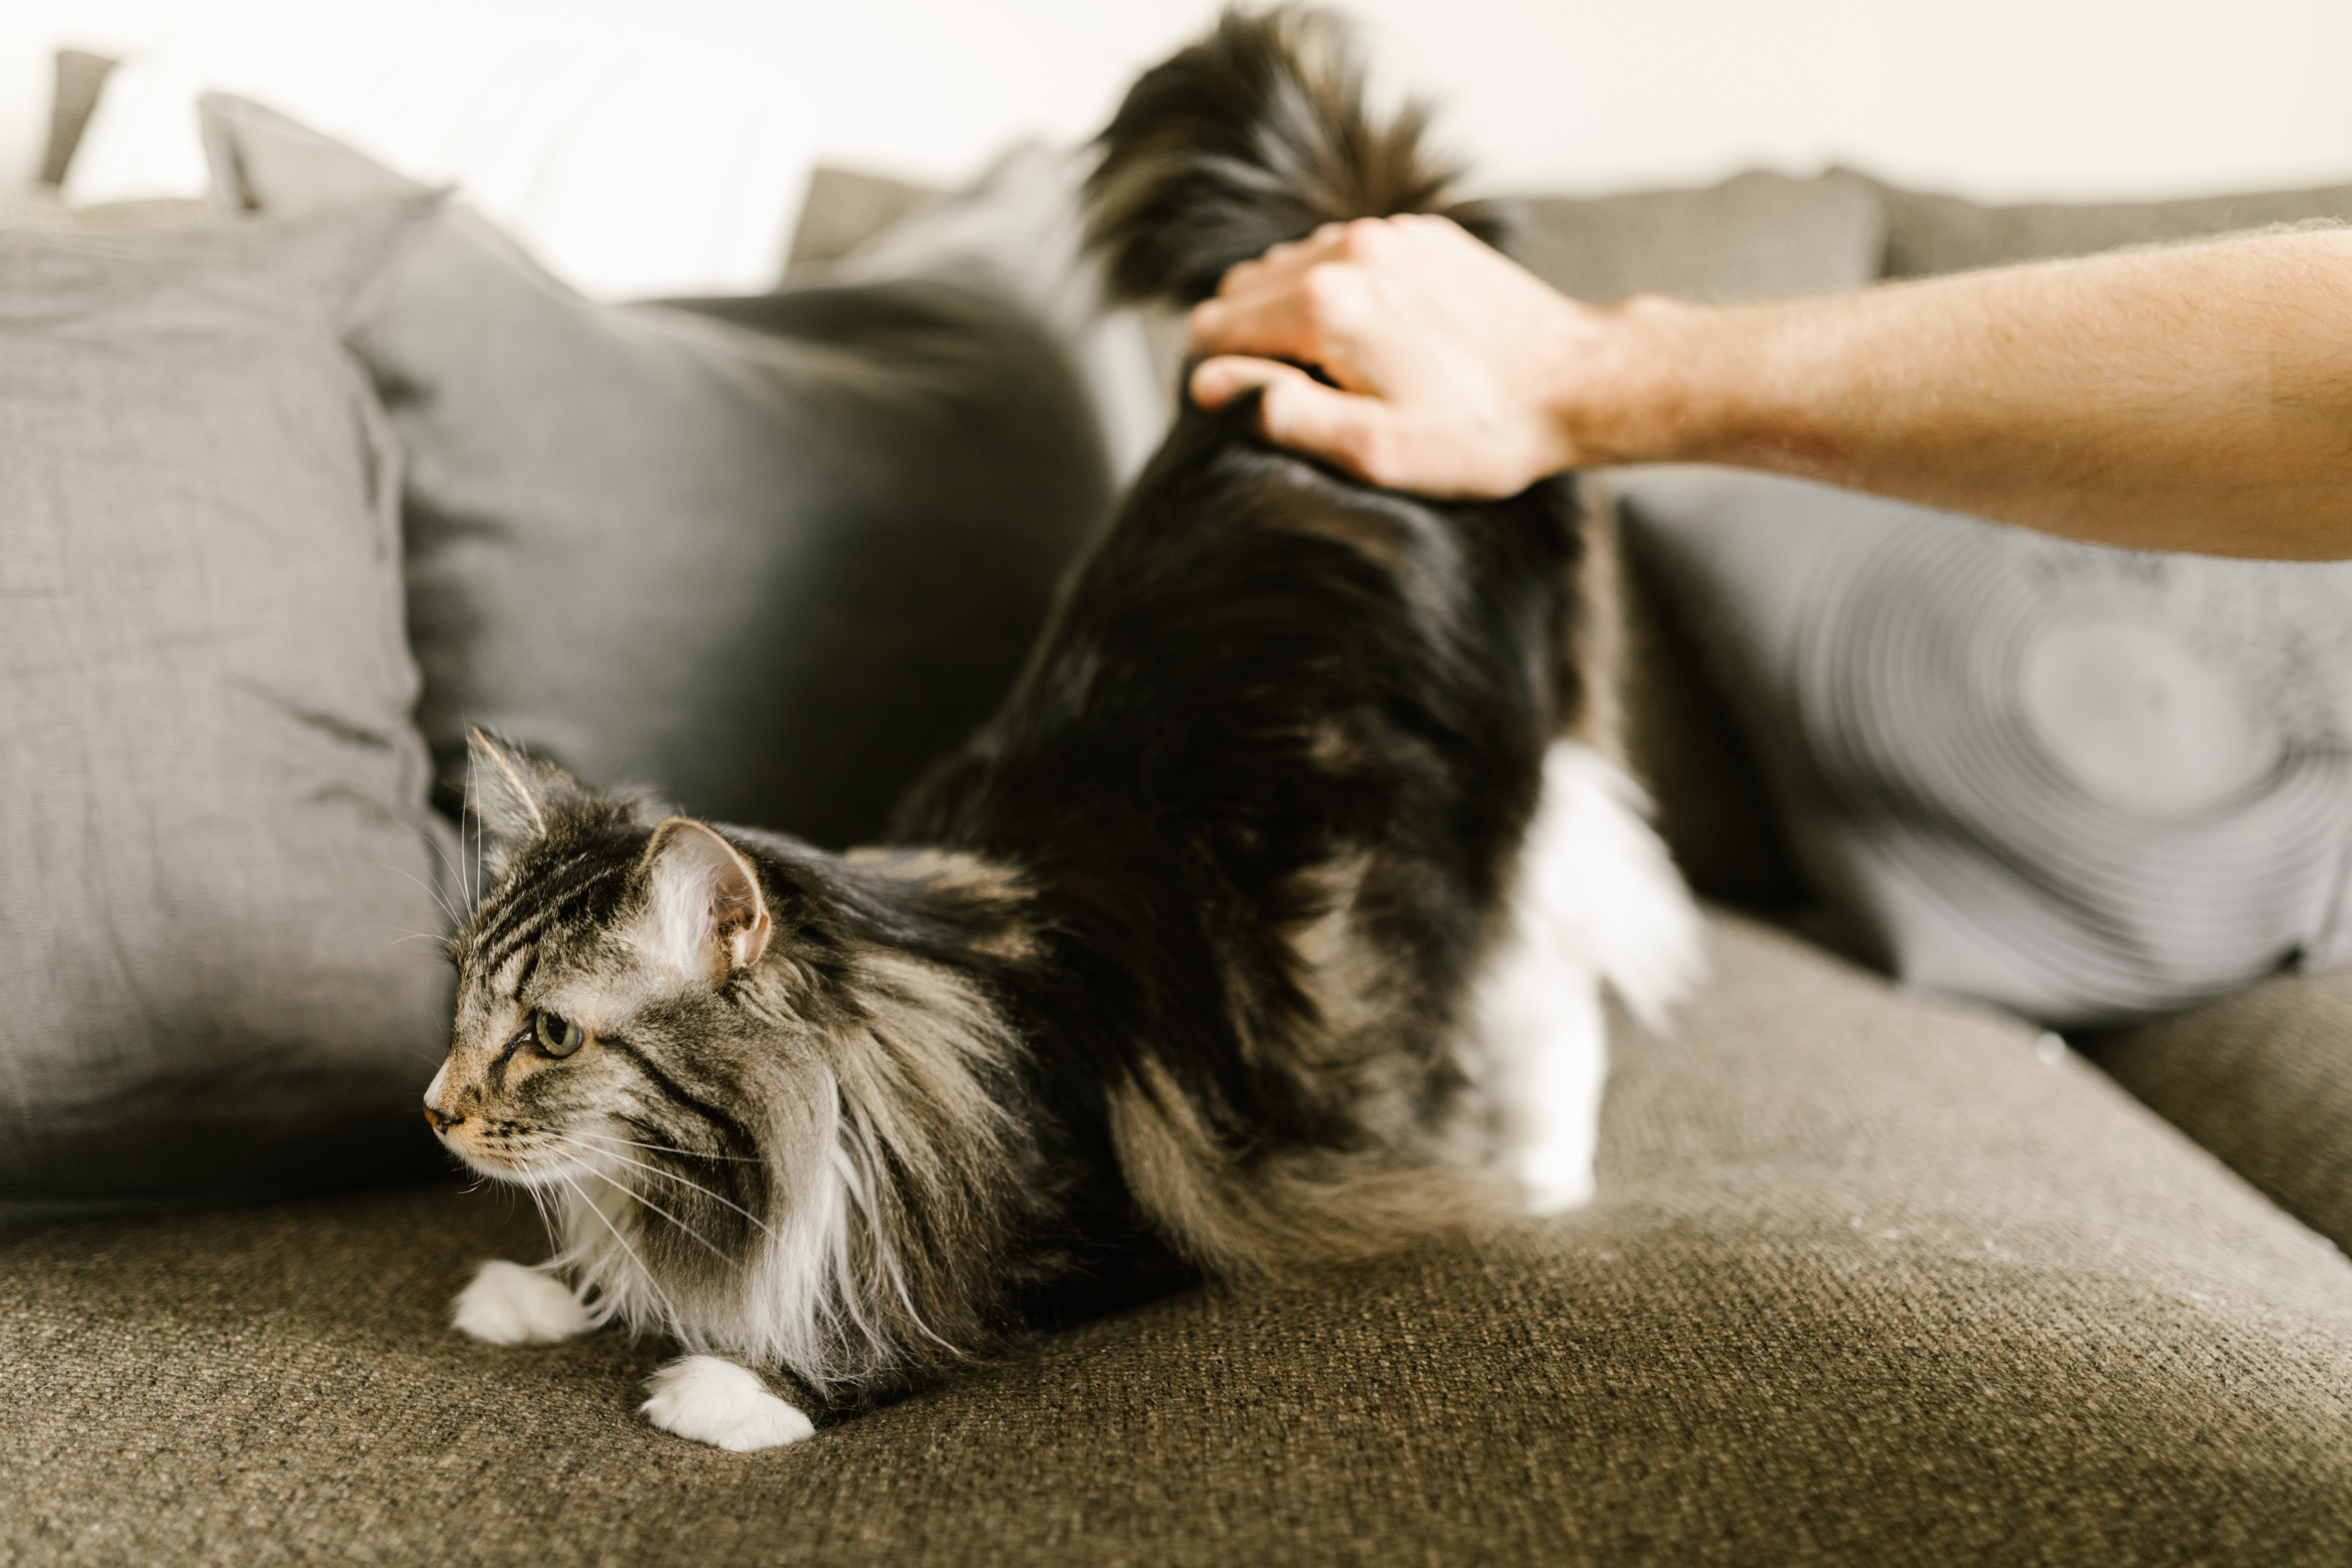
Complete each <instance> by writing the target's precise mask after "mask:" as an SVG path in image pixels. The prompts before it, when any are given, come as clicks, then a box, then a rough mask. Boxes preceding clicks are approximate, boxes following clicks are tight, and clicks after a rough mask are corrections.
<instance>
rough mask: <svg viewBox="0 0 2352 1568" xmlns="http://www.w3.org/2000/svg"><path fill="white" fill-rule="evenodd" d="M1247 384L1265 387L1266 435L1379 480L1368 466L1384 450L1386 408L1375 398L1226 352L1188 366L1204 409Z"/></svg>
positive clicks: (1261, 408) (1261, 421)
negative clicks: (1342, 390)
mask: <svg viewBox="0 0 2352 1568" xmlns="http://www.w3.org/2000/svg"><path fill="white" fill-rule="evenodd" d="M1252 387H1260V388H1263V389H1264V396H1263V397H1262V398H1261V399H1260V400H1259V403H1258V420H1257V424H1258V432H1259V434H1261V435H1263V436H1264V437H1265V438H1266V439H1267V440H1269V441H1272V442H1274V443H1275V444H1276V446H1281V447H1290V448H1292V449H1293V450H1294V451H1300V452H1305V453H1307V455H1308V456H1309V457H1314V458H1322V459H1323V460H1324V461H1325V462H1328V463H1329V464H1331V465H1332V466H1333V467H1335V468H1343V469H1345V470H1346V471H1348V472H1349V473H1351V474H1354V475H1356V476H1357V477H1358V478H1359V479H1372V480H1373V481H1374V482H1375V483H1377V482H1380V479H1379V476H1378V475H1377V474H1376V473H1375V472H1373V468H1374V467H1375V466H1376V462H1377V458H1378V457H1379V454H1381V452H1382V451H1383V450H1384V449H1385V446H1386V424H1387V419H1388V410H1387V409H1386V407H1385V406H1384V405H1382V404H1381V402H1380V400H1379V399H1377V398H1372V397H1366V396H1363V395H1360V394H1356V393H1350V392H1341V391H1339V390H1338V389H1336V388H1334V387H1329V386H1326V385H1324V384H1322V383H1321V382H1319V381H1317V380H1316V379H1315V378H1314V377H1313V376H1311V375H1308V374H1307V373H1306V372H1305V371H1302V370H1300V369H1298V368H1297V366H1295V365H1286V364H1276V363H1273V362H1272V361H1270V360H1261V359H1244V358H1239V357H1234V356H1227V357H1223V358H1219V359H1210V360H1203V361H1202V362H1201V363H1199V364H1198V365H1196V366H1194V367H1193V370H1192V400H1193V401H1194V402H1195V403H1198V404H1199V405H1201V406H1202V407H1203V408H1208V409H1216V408H1222V407H1223V406H1224V405H1226V404H1228V403H1230V402H1232V401H1233V400H1234V398H1236V397H1238V396H1240V395H1242V394H1243V393H1244V392H1247V391H1249V390H1250V389H1251V388H1252Z"/></svg>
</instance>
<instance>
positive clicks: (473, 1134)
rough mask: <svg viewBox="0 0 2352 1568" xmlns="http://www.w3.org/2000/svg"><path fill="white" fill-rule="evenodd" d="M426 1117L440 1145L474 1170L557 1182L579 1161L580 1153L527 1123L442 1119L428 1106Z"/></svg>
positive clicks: (498, 1176) (519, 1179)
mask: <svg viewBox="0 0 2352 1568" xmlns="http://www.w3.org/2000/svg"><path fill="white" fill-rule="evenodd" d="M425 1116H426V1119H427V1120H429V1121H432V1122H433V1131H434V1134H435V1135H436V1137H438V1138H439V1139H440V1140H441V1146H442V1147H443V1148H445V1149H446V1150H448V1151H449V1152H451V1153H453V1154H455V1155H457V1158H459V1159H460V1160H463V1161H464V1162H465V1163H467V1166H469V1167H470V1168H472V1169H473V1170H474V1171H476V1172H478V1173H480V1174H482V1175H485V1176H489V1177H492V1178H494V1179H496V1180H499V1181H505V1182H519V1183H521V1184H525V1185H538V1184H541V1183H546V1182H554V1181H560V1180H561V1179H562V1177H563V1175H564V1174H565V1173H567V1172H568V1171H570V1170H572V1169H573V1168H574V1167H577V1166H578V1165H580V1164H581V1163H582V1161H581V1155H580V1152H579V1151H577V1150H574V1149H568V1148H566V1147H564V1146H563V1140H562V1139H560V1138H558V1137H556V1136H555V1135H554V1134H552V1133H551V1132H549V1131H547V1130H546V1129H544V1128H541V1127H535V1126H532V1125H531V1124H530V1123H529V1122H521V1121H497V1120H494V1119H489V1118H484V1117H478V1116H467V1117H462V1118H458V1119H456V1120H454V1121H447V1122H446V1123H445V1122H444V1121H442V1120H441V1119H439V1118H436V1116H435V1115H434V1112H433V1111H432V1110H431V1109H430V1108H428V1109H427V1110H426V1111H425Z"/></svg>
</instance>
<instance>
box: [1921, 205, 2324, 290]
mask: <svg viewBox="0 0 2352 1568" xmlns="http://www.w3.org/2000/svg"><path fill="white" fill-rule="evenodd" d="M1881 192H1882V199H1883V200H1884V202H1885V213H1886V276H1887V277H1889V278H1926V277H1929V276H1931V275H1933V274H1935V273H1938V272H1958V271H1963V270H1966V269H1967V268H1974V267H2004V266H2007V265H2009V264H2011V263H2012V262H2020V261H2047V260H2050V259H2052V258H2057V257H2062V256H2088V255H2090V254H2091V253H2092V252H2094V251H2099V250H2112V249H2114V248H2115V247H2117V246H2120V245H2145V244H2147V243H2149V242H2151V241H2157V240H2177V239H2198V238H2202V237H2205V236H2207V235H2214V234H2228V233H2230V232H2231V231H2233V230H2237V229H2246V228H2263V227H2267V226H2270V225H2272V224H2281V223H2302V222H2305V221H2308V220H2310V219H2315V218H2318V219H2330V220H2334V221H2336V222H2339V223H2340V222H2344V221H2347V220H2352V185H2326V186H2322V187H2320V188H2318V189H2316V190H2308V191H2263V192H2257V193H2250V194H2248V195H2233V196H2206V197H2201V198H2198V199H2194V200H2189V201H2171V202H2082V203H2058V202H2038V203H2030V204H2026V205H2019V206H1985V205H1979V204H1978V203H1976V202H1971V201H1967V200H1964V199H1962V198H1961V197H1958V196H1944V195H1932V194H1930V193H1927V192H1923V191H1904V190H1897V189H1895V188H1894V187H1892V186H1883V187H1881Z"/></svg>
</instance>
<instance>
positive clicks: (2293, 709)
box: [1622, 468, 2352, 1026]
mask: <svg viewBox="0 0 2352 1568" xmlns="http://www.w3.org/2000/svg"><path fill="white" fill-rule="evenodd" d="M1622 483H1623V487H1624V488H1625V489H1627V491H1628V500H1627V506H1628V510H1629V516H1630V517H1631V519H1632V520H1633V522H1634V523H1635V524H1636V526H1635V529H1634V532H1635V535H1636V537H1637V538H1640V539H1642V540H1643V541H1644V542H1645V547H1646V548H1647V549H1648V551H1649V552H1650V553H1651V554H1652V555H1653V556H1654V558H1655V559H1656V560H1657V561H1658V562H1659V563H1661V565H1662V566H1663V568H1664V574H1665V577H1666V578H1667V580H1668V582H1669V583H1670V584H1671V589H1672V596H1673V598H1674V600H1675V605H1676V607H1677V609H1682V610H1686V611H1688V612H1689V613H1690V615H1691V616H1692V619H1693V622H1694V624H1695V625H1696V626H1700V627H1701V628H1702V636H1703V637H1704V638H1705V640H1706V652H1707V653H1708V655H1709V656H1710V670H1711V672H1712V673H1713V675H1714V676H1715V678H1716V679H1717V685H1718V686H1719V687H1720V689H1722V690H1723V691H1724V692H1725V693H1726V694H1727V696H1728V697H1729V698H1730V699H1731V700H1732V702H1733V706H1734V707H1735V709H1736V710H1738V713H1739V716H1740V718H1741V719H1742V720H1743V721H1744V722H1745V727H1746V730H1747V732H1748V739H1749V741H1750V742H1752V743H1753V744H1754V746H1755V747H1756V749H1757V752H1758V753H1759V756H1761V757H1762V758H1763V759H1764V762H1765V766H1766V771H1767V773H1768V775H1769V779H1770V782H1771V785H1772V789H1773V794H1774V798H1775V801H1776V803H1777V805H1778V806H1779V808H1780V816H1781V821H1782V824H1783V826H1785V827H1786V828H1787V830H1788V832H1789V835H1790V841H1791V843H1792V844H1793V845H1794V847H1795V848H1796V852H1797V854H1798V856H1799V858H1800V859H1801V864H1802V865H1803V866H1804V868H1805V869H1806V872H1807V873H1808V876H1809V879H1811V881H1812V883H1813V884H1814V886H1815V887H1816V888H1817V889H1819V890H1820V892H1821V893H1822V895H1823V897H1824V898H1825V899H1827V900H1830V903H1831V906H1832V910H1833V911H1834V912H1835V913H1836V914H1837V915H1838V916H1839V917H1841V927H1840V931H1841V936H1842V938H1843V941H1844V942H1847V943H1849V944H1850V945H1852V946H1853V948H1854V950H1855V951H1857V952H1861V953H1863V954H1864V955H1865V956H1867V957H1869V958H1870V959H1871V960H1872V961H1873V962H1874V963H1878V964H1880V965H1882V966H1884V967H1885V968H1886V969H1888V970H1889V971H1890V972H1892V973H1896V974H1899V975H1901V976H1902V977H1903V978H1905V979H1906V980H1908V981H1910V982H1912V983H1913V984H1919V985H1925V986H1930V987H1934V988H1937V989H1940V990H1945V991H1949V992H1955V993H1958V994H1964V995H1970V996H1976V997H1979V998H1982V999H1984V1000H1987V1001H1991V1002H1997V1003H2000V1004H2001V1005H2004V1006H2007V1007H2010V1008H2012V1009H2014V1010H2016V1011H2018V1012H2021V1013H2023V1014H2025V1015H2027V1016H2032V1017H2038V1018H2042V1019H2043V1020H2046V1021H2048V1022H2050V1023H2052V1024H2053V1025H2063V1026H2087V1025H2091V1024H2097V1023H2108V1022H2116V1021H2119V1020H2123V1019H2128V1018H2131V1017H2135V1016H2149V1015H2152V1014H2158V1013H2162V1012H2166V1011H2168V1010H2171V1009H2173V1008H2177V1007H2179V1006H2181V1005H2184V1004H2186V1003H2188V1002H2190V1001H2195V1000H2199V999H2201V998H2203V997H2206V996H2211V995H2216V994H2221V993H2223V992H2226V991H2229V990H2231V989H2234V988H2235V987H2237V986H2241V985H2243V984H2248V983H2250V982H2252V981H2253V980H2255V979H2257V978H2259V977H2261V976H2262V975H2264V974H2267V973H2271V972H2272V971H2273V970H2275V969H2277V968H2278V967H2279V966H2280V965H2282V964H2284V963H2308V964H2310V965H2312V966H2314V967H2320V966H2325V965H2326V964H2328V963H2338V962H2341V961H2343V960H2345V959H2346V958H2352V879H2347V868H2352V564H2345V565H2336V564H2332V563H2331V564H2280V563H2258V562H2240V561H2220V560H2212V559H2208V558H2203V557H2197V556H2183V555H2169V556H2168V555H2150V554H2139V553H2134V552H2125V551H2116V550H2107V549H2101V548H2097V547H2095V546H2091V545H2084V544H2076V543H2073V542H2068V541H2064V540H2057V539H2051V538H2047V537H2045V536H2042V535H2040V534H2034V533H2029V532H2026V531H2021V530H2017V529H2006V528H1999V527H1996V526H1994V525H1991V524H1989V523H1984V522H1979V521H1975V520H1972V519H1968V518H1962V517H1957V516H1954V515H1953V514H1950V513H1948V512H1938V511H1932V510H1927V509H1926V508H1923V507H1916V506H1909V505H1905V504H1903V503H1899V502H1895V501H1888V500H1878V499H1875V498H1873V497H1869V496H1861V495H1855V494H1853V493H1851V492H1846V491H1840V490H1832V489H1825V488H1822V487H1821V486H1818V485H1811V484H1803V483H1800V482H1798V481H1795V480H1791V479H1775V478H1770V477H1767V476H1764V475H1756V474H1736V473H1731V472H1728V471H1726V470H1706V469H1664V468H1662V469H1655V470H1652V471H1650V472H1647V473H1645V474H1643V475H1642V476H1640V477H1639V478H1638V479H1625V480H1624V481H1622Z"/></svg>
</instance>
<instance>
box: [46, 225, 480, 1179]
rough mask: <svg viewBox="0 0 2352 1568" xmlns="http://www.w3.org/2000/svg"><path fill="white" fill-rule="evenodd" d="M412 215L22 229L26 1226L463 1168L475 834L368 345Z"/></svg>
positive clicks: (394, 455)
mask: <svg viewBox="0 0 2352 1568" xmlns="http://www.w3.org/2000/svg"><path fill="white" fill-rule="evenodd" d="M417 218H418V215H417V213H416V211H415V206H414V204H401V205H394V206H389V207H387V206H375V207H372V208H367V209H363V210H354V211H352V212H348V213H343V214H339V215H333V216H325V217H318V218H306V219H301V220H295V221H287V222H270V223H261V224H254V225H251V226H237V227H229V226H221V225H213V224H198V225H194V226H188V225H182V226H174V227H166V228H129V229H97V228H88V227H68V228H61V229H56V230H51V231H48V232H38V231H30V230H19V231H13V232H0V451H5V453H6V458H5V462H0V689H5V715H6V716H5V722H4V723H0V736H5V741H0V801H5V808H0V863H5V865H6V867H7V871H6V874H5V880H0V888H5V892H0V1213H7V1212H23V1211H25V1210H26V1209H28V1208H39V1207H42V1206H45V1205H72V1204H103V1203H156V1202H175V1203H176V1202H198V1201H205V1200H217V1199H221V1198H225V1197H229V1196H234V1195H240V1194H241V1195H251V1194H256V1193H271V1192H285V1191H288V1190H292V1189H299V1188H303V1187H307V1186H312V1185H319V1184H332V1183H335V1182H349V1181H352V1180H357V1179H362V1178H369V1177H382V1176H384V1175H387V1174H390V1173H396V1172H399V1171H402V1170H404V1169H408V1168H411V1167H413V1166H416V1165H422V1166H423V1168H425V1169H428V1170H429V1169H431V1168H432V1164H431V1161H432V1158H433V1156H432V1152H431V1141H430V1140H429V1139H428V1138H426V1137H425V1135H424V1133H423V1131H422V1130H421V1128H420V1126H419V1122H418V1118H417V1115H416V1110H415V1096H416V1091H417V1083H418V1079H419V1077H420V1075H421V1074H422V1073H424V1072H425V1071H427V1070H429V1068H427V1066H426V1065H425V1064H427V1063H429V1062H430V1060H431V1059H432V1058H433V1057H434V1056H435V1055H436V1052H437V1051H438V1049H439V1047H440V1045H441V1043H442V1041H443V1040H444V1039H445V1038H446V1028H447V1019H448V1006H449V976H448V973H447V969H446V963H444V962H443V960H442V957H441V954H440V953H439V952H438V950H437V936H438V933H440V932H441V931H443V930H444V921H443V915H442V910H441V908H440V906H439V905H438V903H436V882H437V881H438V879H439V878H440V875H441V872H442V869H443V868H444V867H445V866H446V864H447V857H448V856H449V855H450V854H451V853H452V852H453V851H454V848H455V846H454V842H453V841H452V838H451V836H450V835H449V833H448V832H447V830H446V827H445V826H442V825H441V824H440V823H439V822H438V820H437V819H436V817H434V816H433V815H432V814H431V813H430V812H429V811H428V810H427V808H426V805H425V789H426V784H427V782H428V780H429V777H430V769H429V764H428V762H427V758H426V754H425V747H424V744H423V742H422V740H421V738H420V737H419V736H418V734H417V732H416V731H415V726H414V723H413V721H412V720H411V717H410V710H411V708H412V705H413V704H414V702H415V695H416V672H415V666H414V665H413V664H412V663H411V662H410V660H409V658H408V652H407V647H406V645H405V643H404V639H403V637H402V629H401V597H400V564H399V548H398V519H397V516H396V513H395V511H394V502H395V496H396V475H397V472H398V458H397V453H396V451H395V449H394V445H393V442H392V438H391V435H390V432H389V430H388V428H387V426H386V425H385V423H384V420H383V414H382V411H381V410H380V409H379V408H378V407H377V405H376V404H375V400H374V398H373V395H371V393H370V392H369V389H368V385H367V382H366V379H365V377H364V375H363V374H362V373H361V371H360V369H359V367H358V366H357V365H356V364H355V363H352V360H351V358H350V356H349V355H348V354H347V353H345V352H344V350H343V348H342V347H341V343H340V342H339V341H338V340H339V337H340V333H341V328H342V325H343V324H344V321H345V319H346V315H347V310H348V307H349V305H350V304H351V301H352V298H353V296H354V295H355V294H356V293H357V292H358V291H359V290H360V289H362V287H363V286H364V284H365V283H366V281H367V280H368V279H369V278H370V277H371V276H372V275H373V274H374V273H375V272H376V270H377V268H378V267H379V265H380V264H381V262H382V259H383V256H384V254H385V251H386V249H387V247H388V246H389V245H390V244H391V243H392V241H393V237H394V234H395V232H396V231H398V230H400V229H402V228H404V227H405V226H410V225H411V224H412V223H413V222H415V221H416V220H417ZM426 221H429V219H427V220H426Z"/></svg>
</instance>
